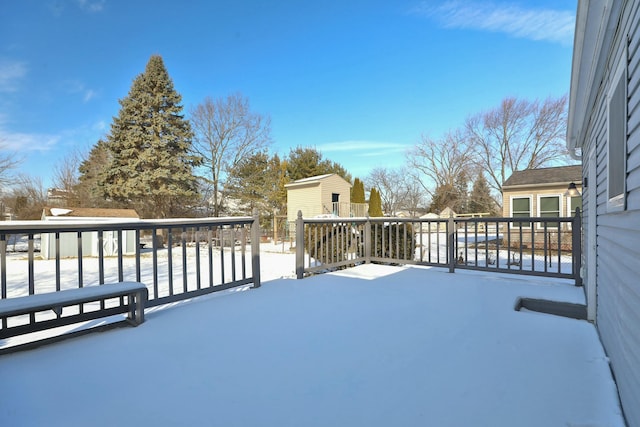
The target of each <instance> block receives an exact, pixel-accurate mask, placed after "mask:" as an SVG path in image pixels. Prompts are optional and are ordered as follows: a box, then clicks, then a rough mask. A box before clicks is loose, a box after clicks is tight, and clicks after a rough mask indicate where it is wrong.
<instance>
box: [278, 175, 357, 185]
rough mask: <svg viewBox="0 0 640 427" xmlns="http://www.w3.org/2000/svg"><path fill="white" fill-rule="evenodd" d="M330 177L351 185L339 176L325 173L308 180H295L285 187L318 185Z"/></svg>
mask: <svg viewBox="0 0 640 427" xmlns="http://www.w3.org/2000/svg"><path fill="white" fill-rule="evenodd" d="M332 176H337V177H338V178H340V179H342V180H343V181H344V182H346V183H347V184H349V185H351V183H350V182H349V181H347V180H346V179H344V178H342V177H341V176H340V175H338V174H336V173H327V174H324V175H316V176H310V177H308V178H302V179H297V180H295V181H293V182H290V183H289V184H285V187H295V186H297V185H303V184H319V183H320V181H322V180H325V179H327V178H330V177H332Z"/></svg>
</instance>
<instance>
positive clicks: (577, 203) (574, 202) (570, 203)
mask: <svg viewBox="0 0 640 427" xmlns="http://www.w3.org/2000/svg"><path fill="white" fill-rule="evenodd" d="M576 208H580V211H581V212H582V196H576V197H569V198H567V216H574V215H575V214H576Z"/></svg>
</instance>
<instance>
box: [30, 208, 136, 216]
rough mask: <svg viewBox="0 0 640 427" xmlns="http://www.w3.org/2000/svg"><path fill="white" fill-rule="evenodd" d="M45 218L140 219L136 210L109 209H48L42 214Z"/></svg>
mask: <svg viewBox="0 0 640 427" xmlns="http://www.w3.org/2000/svg"><path fill="white" fill-rule="evenodd" d="M42 214H43V216H45V217H75V218H136V219H138V218H140V216H139V215H138V213H137V212H136V211H135V209H107V208H51V207H46V208H44V210H43V212H42Z"/></svg>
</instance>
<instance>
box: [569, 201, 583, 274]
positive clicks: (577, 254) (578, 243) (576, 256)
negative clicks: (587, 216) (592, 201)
mask: <svg viewBox="0 0 640 427" xmlns="http://www.w3.org/2000/svg"><path fill="white" fill-rule="evenodd" d="M571 252H572V257H573V277H574V279H575V285H576V286H582V276H580V270H581V269H582V215H581V212H580V208H576V214H575V216H574V217H573V220H572V223H571Z"/></svg>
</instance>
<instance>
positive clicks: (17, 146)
mask: <svg viewBox="0 0 640 427" xmlns="http://www.w3.org/2000/svg"><path fill="white" fill-rule="evenodd" d="M61 138H62V137H61V136H59V135H47V134H38V133H21V132H12V131H8V130H5V129H2V128H0V142H2V148H3V149H5V150H8V151H13V152H16V153H27V152H34V151H48V150H50V149H52V148H53V147H54V146H55V145H56V144H58V143H59V142H60V140H61Z"/></svg>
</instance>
